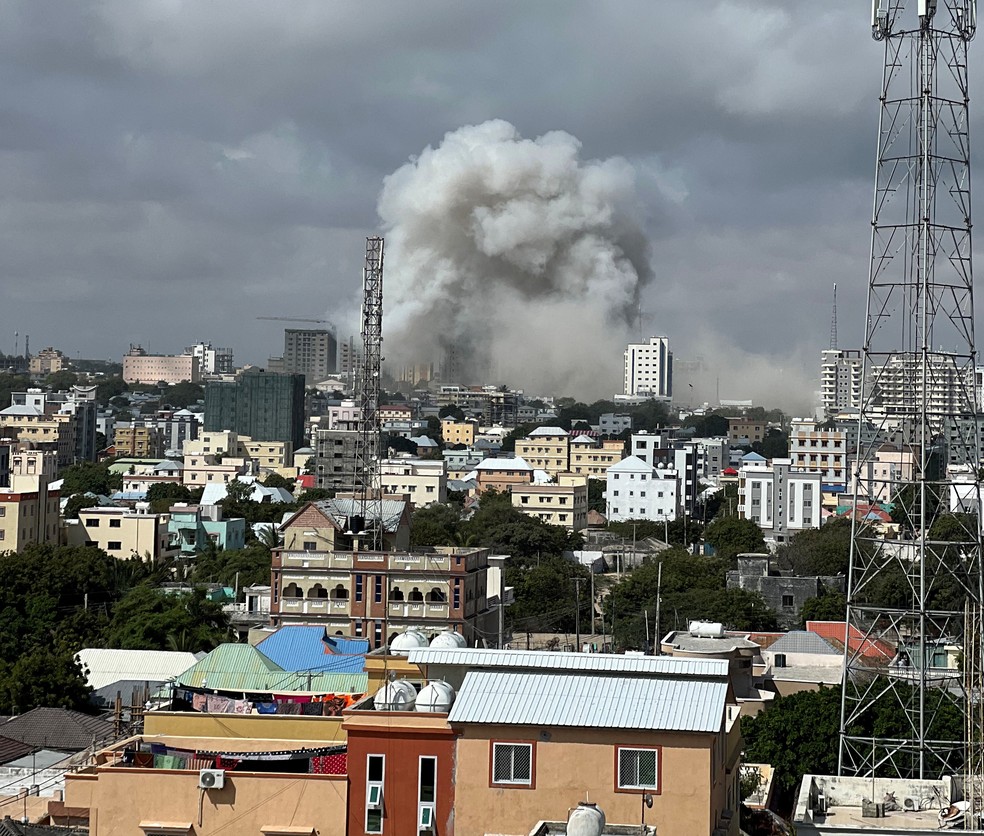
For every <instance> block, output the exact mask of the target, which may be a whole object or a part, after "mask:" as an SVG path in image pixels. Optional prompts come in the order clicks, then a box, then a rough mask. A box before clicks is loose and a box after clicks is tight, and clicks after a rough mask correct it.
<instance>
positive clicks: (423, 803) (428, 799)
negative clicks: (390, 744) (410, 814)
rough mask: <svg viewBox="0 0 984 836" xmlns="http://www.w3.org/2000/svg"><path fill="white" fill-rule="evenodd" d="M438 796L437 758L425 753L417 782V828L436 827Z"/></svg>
mask: <svg viewBox="0 0 984 836" xmlns="http://www.w3.org/2000/svg"><path fill="white" fill-rule="evenodd" d="M436 797H437V758H434V757H430V756H428V755H423V756H421V758H420V773H419V779H418V782H417V830H418V831H421V830H423V831H432V830H433V829H434V806H435V801H436Z"/></svg>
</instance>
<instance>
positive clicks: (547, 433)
mask: <svg viewBox="0 0 984 836" xmlns="http://www.w3.org/2000/svg"><path fill="white" fill-rule="evenodd" d="M516 455H517V456H519V457H520V458H522V459H524V460H525V461H526V462H527V463H528V464H529V466H530V467H532V468H533V469H534V470H543V471H546V472H547V473H548V474H549V475H550V476H556V475H557V474H558V473H567V472H568V471H569V470H570V464H571V460H570V435H569V433H568V432H567V430H565V429H563V428H562V427H537V428H536V429H535V430H533V431H532V432H531V433H530V434H529V435H528V436H526V438H520V439H517V440H516Z"/></svg>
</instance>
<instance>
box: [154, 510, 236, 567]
mask: <svg viewBox="0 0 984 836" xmlns="http://www.w3.org/2000/svg"><path fill="white" fill-rule="evenodd" d="M168 513H169V516H170V519H169V520H168V533H169V534H170V535H171V538H172V540H173V541H175V542H177V545H178V548H179V550H180V553H181V555H183V556H192V555H195V554H198V553H199V552H203V551H205V549H207V548H208V547H209V546H210V545H211V546H215V548H217V549H219V550H220V551H222V550H225V549H242V548H245V546H246V520H244V519H243V518H242V517H233V518H231V519H227V520H226V519H223V518H222V506H221V505H189V504H187V503H178V504H175V505H172V506H171V507H170V509H169V512H168Z"/></svg>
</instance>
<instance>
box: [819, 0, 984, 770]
mask: <svg viewBox="0 0 984 836" xmlns="http://www.w3.org/2000/svg"><path fill="white" fill-rule="evenodd" d="M906 5H908V6H909V9H906V8H905V6H906ZM913 12H914V13H913ZM976 22H977V21H976V0H909V3H908V4H906V3H905V2H904V0H874V3H873V15H872V35H873V37H874V38H875V40H878V41H882V42H884V45H885V62H884V69H883V74H882V87H881V95H880V102H881V112H880V119H879V127H878V160H877V166H876V174H875V194H874V209H873V214H872V233H871V262H870V272H869V278H868V303H867V316H866V325H865V340H864V372H863V374H864V379H863V390H862V391H863V395H862V406H861V417H860V422H859V432H858V438H859V441H858V453H857V455H856V457H855V460H854V461H852V463H851V470H852V472H853V474H854V476H855V503H856V504H859V505H861V506H863V505H864V504H866V503H871V502H886V501H894V503H895V510H894V511H893V518H894V519H895V521H896V522H897V523H898V524H899V526H898V527H899V530H898V532H897V533H894V532H890V533H888V534H885V535H884V536H882V534H881V533H880V532H878V531H876V530H875V526H876V525H877V523H876V522H875V521H873V520H869V519H868V516H867V515H865V514H862V513H855V514H854V515H853V524H852V526H853V530H852V542H851V556H850V570H849V577H848V594H847V622H848V627H847V636H846V642H845V683H844V696H843V702H842V708H841V729H840V752H839V762H838V764H839V769H838V771H839V772H840V774H842V775H871V774H873V773H875V774H879V775H897V776H908V777H919V778H924V777H925V778H929V777H934V776H939V775H940V774H942V773H943V772H946V771H949V770H953V769H955V768H958V767H959V765H960V761H961V759H962V751H963V746H964V743H963V741H962V740H947V739H944V738H945V737H946V735H944V734H943V733H942V732H941V726H942V719H943V717H944V716H945V715H946V714H947V713H949V714H950V715H951V717H952V711H951V709H953V710H956V711H957V712H959V713H963V712H964V706H965V701H964V687H963V680H962V676H961V674H960V671H959V670H957V669H956V666H955V664H952V662H951V664H949V665H948V664H947V653H948V649H949V653H950V655H951V657H952V656H955V655H956V654H958V653H959V652H960V650H961V649H962V648H963V646H964V641H963V635H964V611H965V607H966V606H968V605H970V606H971V607H976V606H979V605H980V603H981V599H982V591H981V527H980V522H979V515H980V510H979V507H978V506H979V504H980V503H979V496H980V482H979V480H978V475H977V466H978V458H979V453H978V450H979V444H978V435H979V426H978V422H977V418H976V411H977V410H976V399H975V396H974V367H975V364H976V350H975V347H974V304H973V276H972V271H971V232H970V231H971V213H970V143H969V133H968V95H967V45H968V42H969V41H970V40H971V38H972V37H973V36H974V30H975V28H976ZM876 431H877V432H876ZM886 441H891V443H892V444H893V445H894V447H895V448H896V452H895V453H891V454H889V457H890V458H891V457H892V456H894V457H895V460H896V462H897V464H896V465H895V466H893V467H888V468H885V467H878V466H874V467H872V463H874V462H876V460H877V456H878V454H879V451H880V448H882V445H884V444H885V442H886ZM882 455H884V451H882ZM910 455H911V466H909V465H907V464H906V461H907V460H908V459H907V457H908V456H910ZM883 461H884V460H883ZM907 468H908V469H907ZM888 471H891V472H888ZM884 708H890V709H892V710H893V712H894V714H893V716H902V717H904V722H903V723H902V727H900V728H892V729H886V728H885V727H884V724H883V723H879V722H878V719H877V717H876V716H875V715H876V714H880V713H881V710H882V709H884ZM883 716H884V715H883Z"/></svg>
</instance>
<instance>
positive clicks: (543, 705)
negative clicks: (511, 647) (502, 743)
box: [448, 671, 728, 732]
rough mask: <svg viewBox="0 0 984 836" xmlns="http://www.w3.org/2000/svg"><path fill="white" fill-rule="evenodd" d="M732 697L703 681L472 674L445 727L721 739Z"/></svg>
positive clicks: (724, 689)
mask: <svg viewBox="0 0 984 836" xmlns="http://www.w3.org/2000/svg"><path fill="white" fill-rule="evenodd" d="M727 692H728V683H727V682H721V681H707V680H700V679H664V678H656V679H650V678H643V677H629V676H585V675H583V674H580V675H579V674H560V673H531V672H529V671H523V672H509V671H470V672H469V673H468V674H466V675H465V681H464V682H463V683H462V686H461V689H460V690H459V691H458V696H457V698H456V699H455V701H454V706H453V707H452V708H451V712H450V714H449V715H448V722H449V723H450V724H451V725H454V724H456V723H482V724H487V723H488V724H497V725H512V726H568V727H569V726H576V727H579V728H607V729H653V730H660V731H690V732H717V731H719V730H720V729H721V727H722V723H723V722H724V709H725V700H726V698H727Z"/></svg>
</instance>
